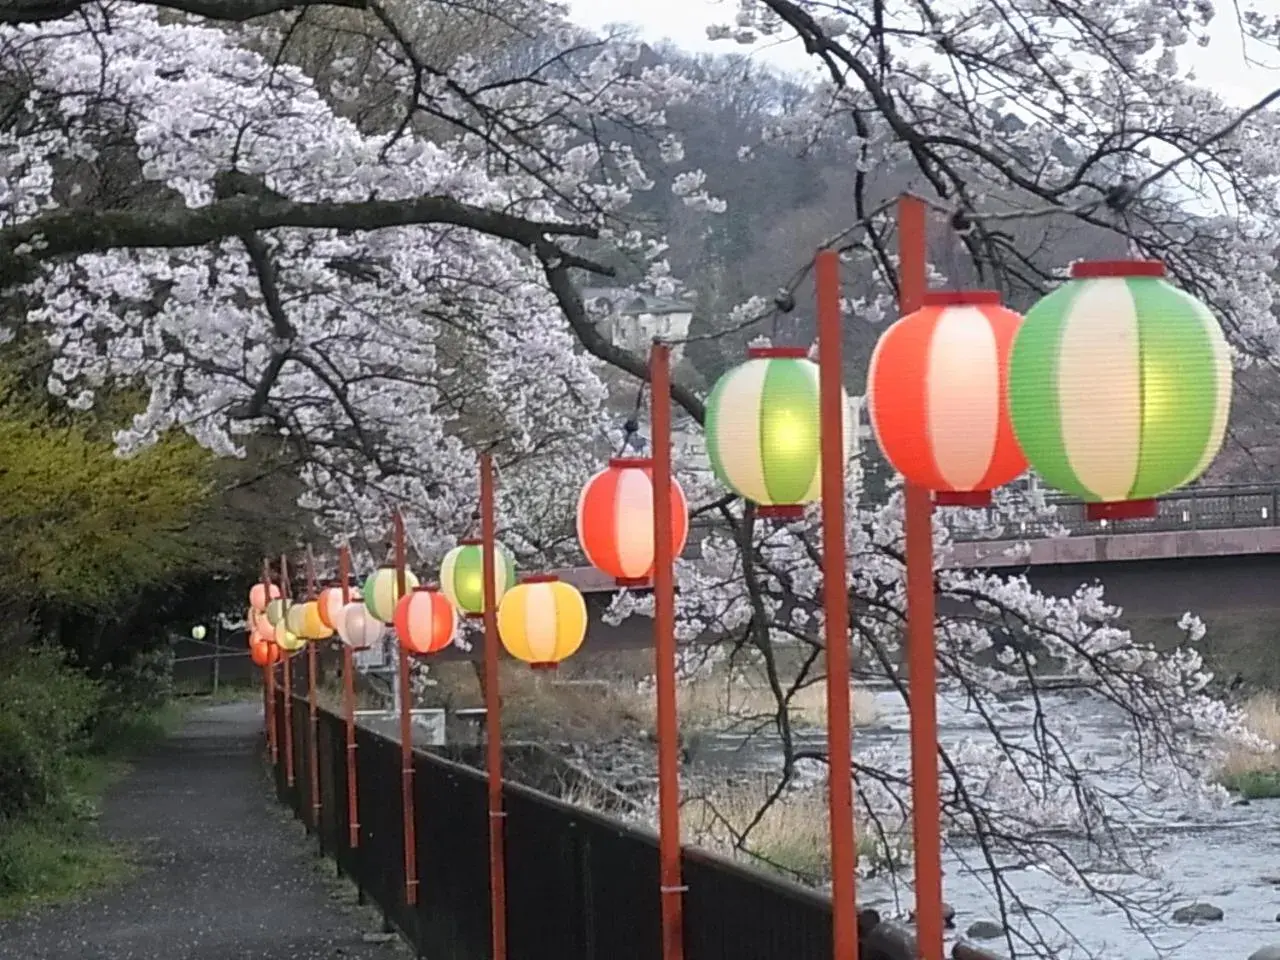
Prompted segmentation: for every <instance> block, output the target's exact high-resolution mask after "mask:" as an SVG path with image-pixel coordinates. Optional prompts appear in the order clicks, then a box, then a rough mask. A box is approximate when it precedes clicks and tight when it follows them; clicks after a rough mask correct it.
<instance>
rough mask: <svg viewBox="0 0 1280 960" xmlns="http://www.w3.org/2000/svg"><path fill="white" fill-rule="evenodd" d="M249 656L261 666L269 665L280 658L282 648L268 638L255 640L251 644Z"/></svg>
mask: <svg viewBox="0 0 1280 960" xmlns="http://www.w3.org/2000/svg"><path fill="white" fill-rule="evenodd" d="M249 658H250V659H251V660H253V662H254V664H255V665H256V666H259V667H269V666H271V665H272V664H273V663H276V662H278V661H279V660H280V648H279V647H277V646H276V645H275V644H274V643H271V642H270V641H267V640H254V641H253V642H252V643H250V644H249Z"/></svg>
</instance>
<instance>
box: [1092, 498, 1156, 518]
mask: <svg viewBox="0 0 1280 960" xmlns="http://www.w3.org/2000/svg"><path fill="white" fill-rule="evenodd" d="M1158 510H1159V508H1158V506H1157V504H1156V501H1155V500H1107V501H1103V502H1100V503H1086V504H1085V507H1084V513H1085V518H1086V519H1088V520H1149V519H1151V518H1152V517H1154V516H1155V515H1156V514H1157V512H1158Z"/></svg>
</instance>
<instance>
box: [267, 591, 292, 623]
mask: <svg viewBox="0 0 1280 960" xmlns="http://www.w3.org/2000/svg"><path fill="white" fill-rule="evenodd" d="M290 605H291V604H290V602H289V601H288V600H285V599H284V598H283V597H276V598H275V599H274V600H271V601H270V602H269V603H268V604H267V606H266V609H265V611H264V615H265V616H266V618H267V622H268V623H270V624H271V626H273V627H274V626H275V625H276V624H278V623H279V622H280V621H281V620H283V619H284V618H285V616H286V615H287V614H288V613H289V607H290Z"/></svg>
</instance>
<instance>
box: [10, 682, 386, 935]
mask: <svg viewBox="0 0 1280 960" xmlns="http://www.w3.org/2000/svg"><path fill="white" fill-rule="evenodd" d="M261 723H262V716H261V708H259V707H257V705H256V704H230V705H227V706H220V707H213V708H209V709H207V710H203V711H201V712H200V713H198V714H196V715H194V716H193V717H192V718H191V719H190V720H189V721H188V723H187V724H186V727H185V729H184V730H183V731H182V733H181V734H179V735H178V736H176V737H174V738H172V739H171V740H169V741H168V742H167V743H165V744H163V745H162V746H161V747H159V748H158V749H157V750H156V751H155V752H153V753H151V754H149V755H148V756H146V757H144V758H142V759H141V760H140V761H139V762H138V764H137V767H136V769H135V770H134V772H133V773H132V775H131V776H130V777H129V778H128V779H127V780H125V781H124V782H123V783H122V784H120V785H119V786H118V787H117V788H116V790H115V791H114V792H113V793H112V794H111V795H110V796H109V797H108V800H107V804H106V809H105V812H104V816H103V821H102V826H103V829H104V830H105V832H106V834H107V836H108V837H109V838H111V839H113V840H118V841H121V842H123V843H125V844H127V845H129V846H130V847H131V848H132V849H133V850H134V851H135V853H136V857H137V862H138V864H139V867H140V871H139V873H138V875H137V876H136V877H135V878H134V879H133V880H132V881H130V882H129V883H128V884H127V885H125V886H124V887H121V888H117V889H113V890H111V891H108V892H106V893H103V894H101V895H98V896H96V897H93V898H91V899H89V900H87V901H84V902H81V903H78V904H70V905H66V906H61V907H55V908H51V909H49V910H45V911H41V912H39V913H37V914H36V915H34V916H33V917H30V918H26V919H22V920H16V921H12V922H7V923H6V922H0V960H337V958H342V960H375V958H377V960H390V958H393V957H397V956H404V955H405V954H404V953H402V950H403V948H402V947H401V945H400V944H399V943H398V942H392V943H388V944H383V945H380V944H371V943H366V942H365V941H364V939H363V936H364V934H365V933H367V932H369V931H372V930H376V929H377V927H376V926H375V924H376V920H375V919H373V918H372V914H369V913H366V912H364V911H360V910H357V908H355V907H354V906H347V905H344V903H342V902H340V899H341V898H335V896H334V891H335V890H338V889H339V887H338V885H337V883H336V882H335V881H334V880H333V879H332V877H333V873H332V867H331V865H329V864H327V863H325V862H323V861H320V860H319V858H318V857H317V855H316V853H315V846H314V845H313V844H311V843H304V842H303V841H302V839H301V836H300V834H301V830H302V828H301V826H299V825H298V824H296V823H293V822H291V821H290V819H289V817H288V815H287V814H286V813H285V812H284V810H283V809H282V808H280V807H278V806H277V805H276V804H275V802H274V800H273V799H272V797H271V794H270V792H269V790H268V787H267V780H266V777H265V775H264V773H263V771H262V767H261V765H260V763H259V761H258V758H257V756H256V755H255V748H256V743H257V736H258V732H259V730H260V729H261Z"/></svg>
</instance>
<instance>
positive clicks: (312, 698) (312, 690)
mask: <svg viewBox="0 0 1280 960" xmlns="http://www.w3.org/2000/svg"><path fill="white" fill-rule="evenodd" d="M315 598H316V562H315V556H314V555H313V554H312V552H311V547H310V545H308V546H307V602H308V603H310V602H311V601H313V600H315ZM304 639H305V640H306V641H307V711H308V714H309V720H310V722H309V724H308V725H307V729H308V730H309V732H310V738H309V740H310V742H309V744H308V746H309V747H310V756H311V764H310V766H311V770H310V773H311V776H310V782H311V828H312V829H313V830H315V832H316V835H317V836H318V837H320V851H321V853H323V852H324V834H323V833H321V831H320V804H321V801H320V692H319V690H317V689H316V688H317V686H318V684H317V682H316V679H317V673H318V671H317V669H316V658H317V656H318V654H317V651H316V644H317V643H319V641H318V640H314V639H312V638H311V637H305V638H304Z"/></svg>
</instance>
